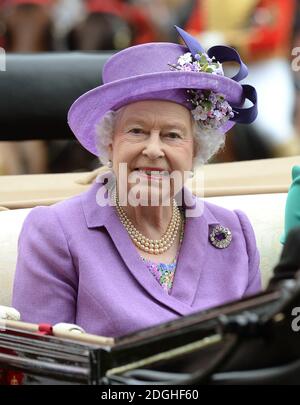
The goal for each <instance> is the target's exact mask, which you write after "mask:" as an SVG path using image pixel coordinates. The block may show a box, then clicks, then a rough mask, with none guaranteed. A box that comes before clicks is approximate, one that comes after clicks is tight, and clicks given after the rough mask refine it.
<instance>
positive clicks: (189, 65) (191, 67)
mask: <svg viewBox="0 0 300 405" xmlns="http://www.w3.org/2000/svg"><path fill="white" fill-rule="evenodd" d="M170 67H171V69H173V70H177V71H181V72H182V71H184V72H199V73H200V72H202V73H211V74H214V75H222V76H224V72H223V68H222V64H221V63H220V62H218V61H217V60H216V58H215V57H214V56H213V57H212V58H210V57H209V56H208V54H207V53H205V52H201V51H199V52H197V53H196V54H195V55H194V56H193V55H192V53H191V52H186V53H184V54H183V55H181V56H180V57H179V58H178V60H177V63H176V65H170ZM188 92H189V95H190V98H189V99H188V100H187V101H190V102H191V104H192V105H193V106H194V107H195V108H194V109H192V110H191V112H192V115H193V117H194V119H195V120H196V121H197V122H198V123H199V125H200V127H201V128H208V129H218V128H220V127H221V126H222V125H224V124H225V123H226V122H227V121H228V120H229V119H230V118H233V117H234V113H233V112H232V108H231V107H230V105H229V104H228V102H227V101H226V100H225V97H224V96H223V95H221V94H217V93H214V92H213V91H211V90H204V91H201V90H198V91H196V90H189V91H188Z"/></svg>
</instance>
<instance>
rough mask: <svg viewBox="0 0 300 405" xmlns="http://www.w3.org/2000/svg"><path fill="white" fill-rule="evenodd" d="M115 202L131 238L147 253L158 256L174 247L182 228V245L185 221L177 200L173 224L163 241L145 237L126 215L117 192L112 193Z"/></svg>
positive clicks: (171, 223) (174, 206) (174, 205)
mask: <svg viewBox="0 0 300 405" xmlns="http://www.w3.org/2000/svg"><path fill="white" fill-rule="evenodd" d="M112 197H113V200H114V202H115V204H116V209H117V213H118V216H119V218H120V220H121V222H122V224H123V225H124V227H125V229H126V230H127V232H128V234H129V236H130V237H131V239H132V241H133V243H134V244H135V245H136V246H137V247H138V248H139V249H141V250H143V251H144V252H147V253H152V254H155V255H158V254H160V253H164V252H165V251H167V250H168V249H170V247H171V246H172V245H173V243H174V241H175V238H176V235H177V233H178V231H179V229H180V227H181V232H180V243H181V242H182V240H183V234H184V219H183V215H182V214H181V213H180V210H179V208H178V207H177V204H176V201H175V199H173V212H172V219H171V222H170V224H169V226H168V228H167V230H166V232H165V233H164V235H163V237H162V238H161V239H149V238H147V237H146V236H144V235H143V234H142V233H141V232H139V231H138V230H137V228H136V227H135V226H134V225H133V223H132V222H131V221H130V219H129V218H128V216H127V215H126V213H125V211H124V210H123V208H122V207H121V206H120V203H119V197H118V196H117V193H116V190H114V191H113V193H112Z"/></svg>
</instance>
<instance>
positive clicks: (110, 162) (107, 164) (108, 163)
mask: <svg viewBox="0 0 300 405" xmlns="http://www.w3.org/2000/svg"><path fill="white" fill-rule="evenodd" d="M106 166H107V167H108V168H109V169H111V168H112V167H113V164H112V161H111V160H108V162H107V163H106Z"/></svg>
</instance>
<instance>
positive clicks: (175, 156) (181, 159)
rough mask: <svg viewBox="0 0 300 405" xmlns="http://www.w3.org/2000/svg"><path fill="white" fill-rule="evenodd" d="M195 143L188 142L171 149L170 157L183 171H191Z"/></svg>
mask: <svg viewBox="0 0 300 405" xmlns="http://www.w3.org/2000/svg"><path fill="white" fill-rule="evenodd" d="M193 152H194V147H193V141H186V142H183V143H181V144H180V145H177V146H176V147H173V148H171V150H170V153H169V157H170V159H172V160H173V162H174V164H175V165H176V166H177V167H178V168H180V169H182V170H190V168H191V165H192V163H193Z"/></svg>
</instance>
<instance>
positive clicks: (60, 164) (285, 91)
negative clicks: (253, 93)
mask: <svg viewBox="0 0 300 405" xmlns="http://www.w3.org/2000/svg"><path fill="white" fill-rule="evenodd" d="M174 24H176V25H178V26H180V27H182V28H184V29H185V30H187V31H188V32H190V33H191V34H192V35H194V36H196V37H197V38H198V39H199V42H201V44H202V45H203V47H204V48H206V49H207V48H209V47H211V46H213V45H220V44H224V45H230V46H233V47H235V48H236V49H237V50H238V51H239V53H240V55H241V56H242V58H243V60H244V61H245V62H246V63H247V65H248V67H249V76H248V77H247V78H246V79H245V82H246V83H249V84H252V85H254V86H255V87H256V88H257V92H258V109H259V116H258V119H257V120H256V121H255V123H254V124H252V125H250V126H247V125H245V126H244V125H236V126H235V127H234V129H233V130H232V131H230V133H228V136H227V144H226V148H225V149H224V150H223V151H221V152H220V153H219V154H218V156H216V157H215V158H214V160H213V163H218V162H232V161H241V160H253V159H262V158H272V157H283V156H293V155H300V73H299V71H300V60H299V61H298V60H297V58H298V59H300V58H299V55H300V0H242V1H240V0H32V1H29V0H28V1H26V0H0V47H2V48H4V50H5V52H6V55H7V57H8V56H9V55H10V54H11V53H12V54H41V56H42V54H43V53H49V52H50V53H70V52H76V51H81V52H93V53H95V52H98V53H101V52H103V53H105V52H110V51H116V50H120V49H123V48H126V47H128V46H130V45H136V44H141V43H144V42H153V41H170V42H175V43H177V42H178V37H177V35H176V31H175V29H174V28H173V26H174ZM233 68H234V67H232V66H229V67H228V69H229V70H230V69H231V70H232V69H233ZM6 73H9V72H0V78H2V80H6V79H5V76H4V75H5V74H6ZM21 73H22V66H20V67H19V74H21ZM7 77H8V76H7ZM10 77H11V76H10ZM11 80H13V79H11ZM24 80H25V79H24ZM99 80H100V68H99ZM99 83H100V82H99ZM7 85H9V86H10V85H11V86H12V87H13V85H14V83H13V82H12V83H11V84H10V83H8V84H7ZM0 98H1V83H0ZM2 101H3V100H2ZM38 102H39V101H38V100H37V103H38ZM67 107H68V106H67ZM33 119H34V118H33ZM13 120H15V122H16V123H17V122H18V114H16V115H15V116H14V117H13ZM4 121H5V116H4V112H3V109H2V112H1V110H0V175H13V174H29V173H30V174H37V173H58V172H76V171H88V170H93V169H95V168H97V167H98V166H99V165H100V163H99V161H98V159H97V158H96V157H95V156H93V155H91V154H89V153H88V152H87V151H85V150H84V149H83V148H82V147H81V146H80V145H79V144H78V143H77V142H76V141H75V140H74V139H73V140H72V139H64V137H63V136H61V138H62V139H59V138H60V137H59V134H57V135H58V136H57V138H58V139H51V140H50V139H49V140H47V137H46V136H43V130H45V127H43V125H41V128H40V129H39V130H40V133H41V138H40V139H37V137H36V136H34V137H33V140H31V139H29V138H30V136H29V137H28V136H27V140H26V141H21V140H20V139H22V127H20V129H19V131H20V137H19V136H18V137H17V138H16V139H14V137H13V136H12V137H11V136H10V134H9V130H8V129H3V128H8V127H7V125H6V126H2V125H1V122H4ZM66 122H67V117H66ZM31 124H32V123H30V119H29V125H31ZM54 124H55V123H54ZM22 125H23V124H22ZM24 131H25V128H24Z"/></svg>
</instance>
